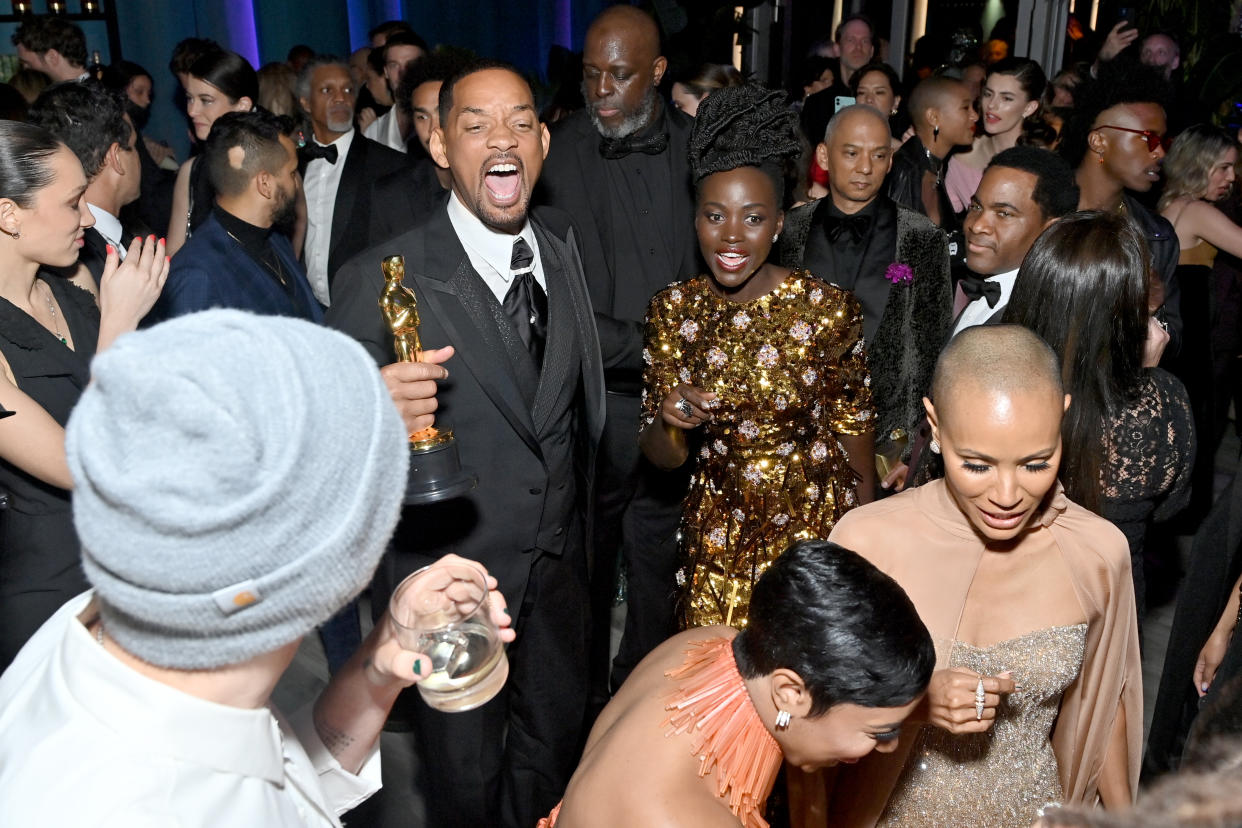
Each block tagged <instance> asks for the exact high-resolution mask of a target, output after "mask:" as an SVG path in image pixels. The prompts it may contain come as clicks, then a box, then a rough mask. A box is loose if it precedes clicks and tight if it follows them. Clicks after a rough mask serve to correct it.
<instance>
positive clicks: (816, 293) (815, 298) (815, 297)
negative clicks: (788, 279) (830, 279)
mask: <svg viewBox="0 0 1242 828" xmlns="http://www.w3.org/2000/svg"><path fill="white" fill-rule="evenodd" d="M807 296H808V297H810V299H811V304H812V305H818V304H819V303H820V302H822V301H824V290H823V288H811V292H810V293H808V294H807Z"/></svg>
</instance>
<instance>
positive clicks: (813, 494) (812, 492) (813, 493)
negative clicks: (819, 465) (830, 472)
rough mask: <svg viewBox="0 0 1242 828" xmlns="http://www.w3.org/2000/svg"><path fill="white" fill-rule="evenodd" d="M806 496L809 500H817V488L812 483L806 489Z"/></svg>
mask: <svg viewBox="0 0 1242 828" xmlns="http://www.w3.org/2000/svg"><path fill="white" fill-rule="evenodd" d="M806 496H807V497H809V498H810V499H811V500H819V486H818V485H816V484H814V483H812V484H811V485H809V486H807V487H806Z"/></svg>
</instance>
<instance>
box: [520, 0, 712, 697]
mask: <svg viewBox="0 0 1242 828" xmlns="http://www.w3.org/2000/svg"><path fill="white" fill-rule="evenodd" d="M667 66H668V63H667V61H666V60H665V59H664V57H662V56H661V55H660V31H659V27H658V26H657V25H656V23H655V21H654V20H653V19H652V18H651V17H650V16H649V15H647V14H646V13H645V12H642V11H640V10H638V9H636V8H634V7H632V6H613V7H610V8H608V9H607V10H605V11H604V12H603V13H602V14H600V15H599V17H597V18H596V19H595V20H594V22H592V23H591V26H590V28H588V30H587V34H586V40H585V43H584V50H583V59H582V87H583V95H584V97H585V99H586V104H587V105H586V109H585V110H583V111H580V112H576V113H574V114H573V115H570V116H569V117H567V118H565V119H564V120H562V121H560V122H559V123H557V124H556V126H555V128H554V131H553V136H552V151H551V153H550V154H549V156H548V163H547V166H546V168H545V169H544V176H543V179H542V180H541V181H540V187H541V188H542V189H541V194H540V197H539V200H540V202H541V203H545V204H550V205H552V206H555V207H559V208H561V209H562V210H564V211H565V212H567V213H569V214H570V215H571V216H572V217H573V220H574V224H575V226H576V227H577V229H578V230H579V235H580V238H581V241H582V245H583V263H584V265H585V267H586V276H587V284H588V286H589V287H590V290H591V303H592V306H593V307H594V309H595V320H596V325H597V327H598V328H599V337H600V350H601V352H602V354H603V359H604V371H605V374H606V377H607V383H608V422H607V427H606V431H605V436H604V443H603V446H602V447H601V451H600V464H599V470H598V473H599V477H598V485H597V487H596V490H597V491H598V493H599V498H600V499H599V502H598V504H597V507H598V512H597V518H596V524H595V529H596V531H595V540H594V542H595V553H594V561H593V572H592V610H593V624H592V633H593V644H592V676H593V678H592V695H593V697H594V700H595V701H597V702H600V701H604V700H606V699H607V696H608V630H609V617H610V614H611V608H612V598H613V595H614V594H615V592H616V571H617V562H618V561H617V559H618V555H619V554H620V555H621V556H622V557H623V558H624V560H625V564H626V570H627V573H628V585H629V589H628V599H629V603H628V607H627V613H626V629H625V636H624V638H623V640H622V644H621V652H619V653H618V655H617V661H616V666H615V668H614V670H613V676H612V686H613V687H617V686H619V685H620V683H621V682H622V681H624V679H625V676H626V675H628V674H629V671H630V669H632V668H633V667H634V665H635V664H637V663H638V661H639V660H641V659H642V657H643V656H645V655H646V654H647V652H649V651H650V650H651V648H652V647H654V646H655V645H656V644H659V643H660V642H661V641H663V640H664V639H665V638H666V637H668V635H669V633H670V632H671V631H672V629H673V611H672V600H671V595H672V593H673V591H674V590H675V589H676V584H675V582H674V580H673V579H674V573H675V571H676V569H677V548H676V541H675V534H676V530H677V524H678V521H679V519H680V516H681V500H682V498H683V496H684V495H685V491H686V485H687V480H686V478H685V477H684V475H683V474H678V473H668V472H660V471H658V470H656V469H655V468H654V467H653V466H651V465H650V464H649V463H648V462H647V461H646V460H645V459H644V458H643V457H642V455H641V453H640V452H639V450H638V440H637V437H636V435H637V434H638V410H639V395H640V393H641V386H642V370H643V360H642V349H643V320H644V319H645V317H646V313H647V304H648V303H649V302H650V301H651V297H652V296H653V295H655V293H656V292H657V291H659V290H661V289H662V288H664V287H665V286H667V285H668V284H669V283H670V282H674V281H679V280H682V279H686V278H689V277H691V276H693V275H695V273H696V271H697V269H698V254H697V251H698V242H697V238H696V236H695V232H694V194H693V192H692V187H691V184H690V173H689V167H688V161H687V158H686V145H687V142H688V141H689V137H690V127H691V124H692V122H691V120H690V119H689V118H688V117H686V116H685V115H683V114H682V113H680V112H678V111H676V110H674V109H671V108H669V107H667V106H665V105H664V102H663V101H662V100H661V98H660V96H659V94H658V93H657V92H656V87H657V86H658V85H659V83H660V79H661V78H662V77H663V76H664V72H665V70H666V68H667Z"/></svg>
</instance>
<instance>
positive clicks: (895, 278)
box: [884, 262, 914, 285]
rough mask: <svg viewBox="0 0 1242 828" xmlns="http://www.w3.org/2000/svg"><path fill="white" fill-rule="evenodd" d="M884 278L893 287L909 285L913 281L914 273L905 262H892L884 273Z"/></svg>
mask: <svg viewBox="0 0 1242 828" xmlns="http://www.w3.org/2000/svg"><path fill="white" fill-rule="evenodd" d="M884 278H885V279H888V280H889V281H890V282H892V283H893V284H894V285H901V284H906V285H908V284H910V283H911V282H913V281H914V271H913V270H911V269H910V265H908V264H906V263H905V262H893V263H892V264H891V265H889V266H888V269H887V270H885V271H884Z"/></svg>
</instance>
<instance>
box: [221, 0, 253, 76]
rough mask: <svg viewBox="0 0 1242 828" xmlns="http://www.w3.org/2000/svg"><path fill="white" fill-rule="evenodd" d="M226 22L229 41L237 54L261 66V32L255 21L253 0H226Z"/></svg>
mask: <svg viewBox="0 0 1242 828" xmlns="http://www.w3.org/2000/svg"><path fill="white" fill-rule="evenodd" d="M224 7H225V22H226V23H227V25H228V29H229V38H228V42H229V44H230V45H231V46H232V47H233V50H234V51H236V52H237V54H239V55H241V56H242V57H244V58H245V59H246V60H248V61H250V63H251V65H252V66H261V65H262V63H261V62H260V60H259V32H258V29H257V27H256V26H255V22H254V2H253V0H224Z"/></svg>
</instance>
